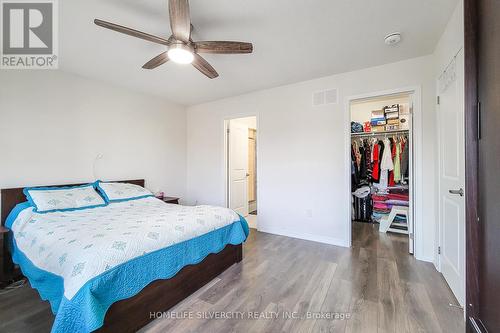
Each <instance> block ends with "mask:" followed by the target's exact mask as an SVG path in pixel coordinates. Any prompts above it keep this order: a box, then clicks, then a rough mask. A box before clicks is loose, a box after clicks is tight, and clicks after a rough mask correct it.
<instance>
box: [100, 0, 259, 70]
mask: <svg viewBox="0 0 500 333" xmlns="http://www.w3.org/2000/svg"><path fill="white" fill-rule="evenodd" d="M168 9H169V10H168V12H169V16H170V29H171V30H172V35H171V36H170V37H169V38H168V39H165V38H162V37H158V36H153V35H150V34H148V33H145V32H142V31H138V30H134V29H131V28H127V27H124V26H121V25H118V24H114V23H111V22H106V21H103V20H99V19H95V20H94V23H95V24H97V25H98V26H101V27H103V28H107V29H111V30H114V31H118V32H121V33H123V34H126V35H130V36H133V37H137V38H141V39H144V40H147V41H149V42H153V43H157V44H162V45H165V46H166V47H167V50H166V51H165V52H163V53H161V54H159V55H157V56H156V57H154V58H153V59H151V60H150V61H148V62H147V63H145V64H144V66H142V68H144V69H154V68H156V67H158V66H160V65H163V64H164V63H166V62H167V61H169V60H172V61H173V62H176V63H179V64H192V65H193V66H194V67H195V68H196V69H198V70H199V71H200V72H202V73H203V74H205V75H206V76H207V77H209V78H210V79H214V78H216V77H218V76H219V74H218V73H217V71H216V70H215V69H214V68H213V67H212V66H211V65H210V64H209V63H208V62H207V61H206V60H205V59H203V58H202V57H201V56H200V55H199V53H214V54H238V53H252V52H253V45H252V43H244V42H228V41H201V42H194V41H193V40H192V39H191V32H192V31H193V25H192V24H191V18H190V15H189V2H188V0H169V1H168Z"/></svg>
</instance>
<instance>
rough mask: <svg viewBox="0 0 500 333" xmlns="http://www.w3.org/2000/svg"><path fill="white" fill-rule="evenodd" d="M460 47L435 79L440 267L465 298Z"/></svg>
mask: <svg viewBox="0 0 500 333" xmlns="http://www.w3.org/2000/svg"><path fill="white" fill-rule="evenodd" d="M463 68H464V56H463V51H460V53H459V54H458V55H457V57H456V59H455V60H454V61H453V62H452V63H451V64H450V65H449V66H448V68H447V70H446V71H445V72H444V73H443V74H442V75H441V77H440V78H439V81H438V94H439V108H438V117H439V121H438V123H439V124H438V127H439V212H440V219H439V220H440V221H439V230H440V252H441V254H440V257H439V263H440V269H441V272H442V273H443V276H444V277H445V279H446V281H447V282H448V285H449V286H450V288H451V290H452V291H453V293H454V294H455V296H456V298H457V300H458V301H459V302H460V304H461V305H463V304H464V299H465V198H464V195H465V194H464V190H465V189H464V185H465V170H464V169H465V157H464V155H465V148H464V77H463Z"/></svg>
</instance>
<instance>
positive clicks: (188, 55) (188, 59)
mask: <svg viewBox="0 0 500 333" xmlns="http://www.w3.org/2000/svg"><path fill="white" fill-rule="evenodd" d="M167 55H168V58H169V59H170V60H172V61H173V62H176V63H178V64H190V63H192V62H193V60H194V55H193V51H192V50H191V48H189V47H188V46H187V45H184V44H174V45H172V46H170V48H169V50H168V52H167Z"/></svg>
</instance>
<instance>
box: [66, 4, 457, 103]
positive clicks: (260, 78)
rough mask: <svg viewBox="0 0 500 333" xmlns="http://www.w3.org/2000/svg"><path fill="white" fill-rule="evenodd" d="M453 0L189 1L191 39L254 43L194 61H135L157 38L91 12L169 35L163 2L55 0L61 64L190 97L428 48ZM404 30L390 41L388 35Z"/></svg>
mask: <svg viewBox="0 0 500 333" xmlns="http://www.w3.org/2000/svg"><path fill="white" fill-rule="evenodd" d="M456 4H457V0H418V1H415V0H191V1H190V6H191V19H192V23H193V25H194V27H195V30H194V32H193V39H194V40H238V41H248V42H252V43H253V44H254V53H253V54H250V55H204V57H205V59H207V60H208V61H209V62H210V63H211V64H212V65H213V66H214V67H215V69H216V70H217V71H218V72H219V74H220V77H219V78H217V79H215V80H210V79H208V78H206V77H205V76H204V75H202V74H201V73H199V72H198V71H197V70H196V69H194V68H193V67H192V66H190V65H187V66H186V65H178V64H174V63H167V64H165V65H163V66H161V67H159V68H157V69H155V70H152V71H148V70H143V69H142V68H141V66H142V65H143V64H144V63H145V62H146V61H148V60H150V59H151V58H153V57H154V56H156V55H157V54H159V53H161V52H163V51H164V49H163V47H162V46H161V45H156V44H153V43H150V42H147V41H144V40H140V39H137V38H133V37H129V36H126V35H122V34H119V33H116V32H114V31H110V30H106V29H103V28H101V27H98V26H96V25H94V24H93V19H94V18H100V19H103V20H107V21H111V22H113V23H117V24H121V25H125V26H128V27H131V28H135V29H137V30H141V31H144V32H148V33H151V34H155V35H158V36H162V37H166V38H168V37H169V36H170V27H169V21H168V9H167V0H64V1H59V6H60V11H61V16H60V28H59V29H60V68H61V69H62V70H65V71H68V72H73V73H77V74H80V75H82V76H86V77H90V78H94V79H98V80H102V81H107V82H111V83H115V84H119V85H123V86H127V87H129V88H132V89H135V90H139V91H143V92H148V93H151V94H154V95H159V96H163V97H165V98H167V99H169V100H171V101H174V102H177V103H180V104H185V105H193V104H198V103H202V102H207V101H211V100H216V99H220V98H224V97H229V96H234V95H239V94H243V93H246V92H250V91H255V90H260V89H265V88H270V87H275V86H279V85H284V84H289V83H293V82H299V81H303V80H308V79H313V78H317V77H322V76H327V75H332V74H336V73H341V72H346V71H351V70H355V69H361V68H366V67H370V66H376V65H381V64H385V63H390V62H394V61H398V60H403V59H408V58H412V57H417V56H422V55H427V54H430V53H432V52H433V50H434V47H435V45H436V43H437V41H438V39H439V37H440V35H441V33H442V32H443V30H444V27H445V25H446V23H447V21H448V18H449V17H450V16H451V13H452V11H453V9H454V7H455V5H456ZM393 31H401V32H402V34H403V41H402V42H401V44H400V45H398V46H396V47H388V46H386V45H385V44H384V43H383V39H384V36H385V35H386V34H388V33H390V32H393Z"/></svg>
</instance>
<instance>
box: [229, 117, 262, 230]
mask: <svg viewBox="0 0 500 333" xmlns="http://www.w3.org/2000/svg"><path fill="white" fill-rule="evenodd" d="M224 125H225V126H224V127H225V129H224V130H225V133H226V135H225V150H224V151H225V174H226V177H225V179H226V186H225V188H226V204H227V207H229V208H231V209H233V210H234V211H236V212H237V213H238V214H240V215H241V216H243V217H245V219H246V220H247V221H248V224H249V226H250V227H251V228H257V212H258V207H257V117H255V116H252V117H243V118H235V119H228V120H226V121H225V122H224Z"/></svg>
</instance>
